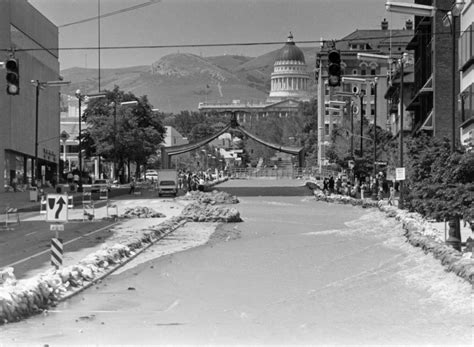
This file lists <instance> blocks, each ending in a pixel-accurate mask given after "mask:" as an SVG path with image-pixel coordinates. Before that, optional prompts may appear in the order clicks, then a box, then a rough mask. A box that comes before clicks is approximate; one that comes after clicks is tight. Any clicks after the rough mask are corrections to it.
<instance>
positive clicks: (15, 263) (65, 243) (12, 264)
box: [4, 222, 120, 267]
mask: <svg viewBox="0 0 474 347" xmlns="http://www.w3.org/2000/svg"><path fill="white" fill-rule="evenodd" d="M118 223H120V222H115V223H113V224H110V225H107V226H105V227H102V228H100V229H97V230H93V231H91V232H89V233H87V234H84V235H82V236H79V237H76V238H75V239H72V240H69V241H67V242H64V244H63V245H64V246H65V245H68V244H70V243H72V242H74V241H77V240H79V239H82V238H83V237H86V236H89V235H92V234H95V233H97V232H99V231H102V230H104V229H107V228H110V227H113V226H114V225H116V224H118ZM48 252H50V250H49V249H47V250H44V251H41V252H38V253H36V254H33V255H30V256H29V257H26V258H24V259H20V260H18V261H16V262H14V263H11V264H8V265H5V266H4V267H9V266H15V265H18V264H21V263H23V262H25V261H28V260H30V259H33V258H36V257H38V256H40V255H43V254H46V253H48Z"/></svg>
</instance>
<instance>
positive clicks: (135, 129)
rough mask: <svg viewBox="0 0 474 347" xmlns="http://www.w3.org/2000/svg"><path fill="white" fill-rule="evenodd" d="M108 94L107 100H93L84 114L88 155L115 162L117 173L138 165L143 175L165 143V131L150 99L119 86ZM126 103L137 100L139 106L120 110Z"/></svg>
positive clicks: (105, 98) (107, 92) (85, 142)
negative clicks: (149, 162) (142, 170)
mask: <svg viewBox="0 0 474 347" xmlns="http://www.w3.org/2000/svg"><path fill="white" fill-rule="evenodd" d="M105 93H106V97H104V98H100V99H92V100H91V101H90V102H89V104H88V107H87V108H86V110H85V111H84V115H83V118H84V120H85V121H86V123H87V127H86V129H85V131H84V135H83V136H84V139H85V141H84V147H85V148H86V154H88V155H92V154H94V155H100V156H102V157H104V158H105V159H106V160H108V161H115V162H116V163H117V164H118V167H117V168H116V170H121V169H123V167H124V165H125V164H127V165H130V162H135V163H136V164H137V165H136V167H137V172H136V174H137V175H139V168H140V165H145V164H146V163H147V160H148V158H149V157H150V156H152V155H153V154H155V153H156V151H157V150H158V148H159V146H160V144H161V143H162V142H163V139H164V134H165V128H164V127H163V125H162V122H161V120H160V118H159V117H156V116H155V115H154V113H153V111H152V107H151V105H150V103H149V102H148V99H147V97H146V96H142V97H140V98H138V97H136V96H135V95H134V94H133V93H125V92H123V91H121V90H120V89H119V88H118V87H117V86H116V87H115V88H114V89H113V90H112V91H105ZM125 101H137V105H134V106H123V107H120V106H119V104H120V103H121V102H125ZM122 172H123V170H122ZM121 180H123V177H121Z"/></svg>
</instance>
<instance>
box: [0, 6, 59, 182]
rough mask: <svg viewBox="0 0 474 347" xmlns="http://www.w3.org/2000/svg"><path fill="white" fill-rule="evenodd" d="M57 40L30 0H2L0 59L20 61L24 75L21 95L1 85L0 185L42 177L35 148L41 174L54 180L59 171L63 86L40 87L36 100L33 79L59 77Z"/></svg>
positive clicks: (46, 79) (21, 71)
mask: <svg viewBox="0 0 474 347" xmlns="http://www.w3.org/2000/svg"><path fill="white" fill-rule="evenodd" d="M58 43H59V40H58V28H57V27H56V26H55V25H54V24H53V23H52V22H50V21H49V20H48V19H47V18H46V17H45V16H43V15H42V14H41V13H40V12H38V11H37V10H36V9H35V8H34V7H33V6H32V5H30V4H29V3H28V1H27V0H2V1H0V47H2V57H1V59H0V61H5V60H7V59H8V58H10V57H14V58H15V59H17V60H18V62H19V79H20V93H19V95H8V94H7V93H6V91H5V88H0V186H1V189H3V188H4V187H5V186H7V185H11V182H12V181H13V180H14V179H16V180H17V181H18V183H19V184H20V185H21V184H28V183H31V180H32V178H33V177H38V176H37V175H35V174H34V168H35V166H36V165H35V163H34V158H35V152H37V156H38V165H37V168H39V170H38V171H39V175H40V177H41V178H42V179H43V180H48V181H52V180H53V178H55V176H56V174H57V170H58V161H59V123H60V122H59V88H58V87H45V88H44V89H40V90H39V91H38V99H37V97H36V88H35V86H34V85H32V83H31V81H32V80H36V81H40V82H46V81H57V80H58V79H59V61H58V50H57V49H55V48H54V47H58ZM22 49H25V50H22ZM28 49H31V50H28ZM2 79H3V81H5V77H2ZM4 83H5V82H4ZM36 105H38V106H37V107H36ZM36 116H37V117H36ZM36 118H37V119H38V122H37V123H36ZM36 129H37V130H36ZM36 139H37V141H36Z"/></svg>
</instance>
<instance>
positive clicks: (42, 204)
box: [40, 195, 46, 214]
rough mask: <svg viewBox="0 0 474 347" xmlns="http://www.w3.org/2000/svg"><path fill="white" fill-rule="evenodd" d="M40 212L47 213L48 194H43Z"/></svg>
mask: <svg viewBox="0 0 474 347" xmlns="http://www.w3.org/2000/svg"><path fill="white" fill-rule="evenodd" d="M40 213H41V214H43V213H44V214H46V196H45V195H41V201H40Z"/></svg>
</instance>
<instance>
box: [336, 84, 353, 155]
mask: <svg viewBox="0 0 474 347" xmlns="http://www.w3.org/2000/svg"><path fill="white" fill-rule="evenodd" d="M334 95H335V96H342V97H349V117H350V119H351V160H354V111H353V107H354V104H353V101H352V98H353V97H357V96H358V95H357V94H356V93H348V92H336V93H335V94H334Z"/></svg>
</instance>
